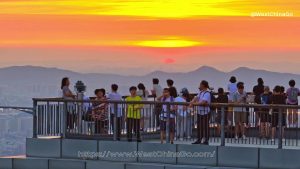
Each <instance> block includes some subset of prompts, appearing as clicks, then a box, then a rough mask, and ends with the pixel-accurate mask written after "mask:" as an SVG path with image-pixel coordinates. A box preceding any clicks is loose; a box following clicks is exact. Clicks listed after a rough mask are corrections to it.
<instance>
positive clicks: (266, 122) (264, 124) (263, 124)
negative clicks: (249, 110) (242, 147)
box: [259, 86, 272, 138]
mask: <svg viewBox="0 0 300 169" xmlns="http://www.w3.org/2000/svg"><path fill="white" fill-rule="evenodd" d="M271 96H272V93H271V92H270V88H269V87H268V86H265V88H264V93H263V94H262V95H261V104H262V105H269V104H271ZM269 112H270V110H269V109H268V108H263V109H262V110H261V112H260V114H259V116H260V136H261V137H263V138H268V137H269V131H270V128H269V127H270V122H271V117H270V114H269Z"/></svg>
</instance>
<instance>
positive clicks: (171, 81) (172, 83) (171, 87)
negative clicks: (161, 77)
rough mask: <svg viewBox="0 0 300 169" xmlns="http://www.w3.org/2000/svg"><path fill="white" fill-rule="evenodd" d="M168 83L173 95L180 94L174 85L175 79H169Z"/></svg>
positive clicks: (174, 96)
mask: <svg viewBox="0 0 300 169" xmlns="http://www.w3.org/2000/svg"><path fill="white" fill-rule="evenodd" d="M167 85H168V87H169V92H170V95H171V96H172V97H173V98H176V97H177V96H178V93H177V89H176V87H174V81H173V80H172V79H168V80H167Z"/></svg>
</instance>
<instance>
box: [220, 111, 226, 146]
mask: <svg viewBox="0 0 300 169" xmlns="http://www.w3.org/2000/svg"><path fill="white" fill-rule="evenodd" d="M221 146H225V108H224V107H223V106H222V107H221Z"/></svg>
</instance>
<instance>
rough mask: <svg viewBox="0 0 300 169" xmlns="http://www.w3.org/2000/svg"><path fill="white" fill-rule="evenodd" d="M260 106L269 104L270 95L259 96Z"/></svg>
mask: <svg viewBox="0 0 300 169" xmlns="http://www.w3.org/2000/svg"><path fill="white" fill-rule="evenodd" d="M261 104H264V105H266V104H270V95H266V94H262V95H261Z"/></svg>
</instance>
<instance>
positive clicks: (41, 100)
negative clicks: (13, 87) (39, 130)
mask: <svg viewBox="0 0 300 169" xmlns="http://www.w3.org/2000/svg"><path fill="white" fill-rule="evenodd" d="M33 100H34V101H37V102H62V103H63V102H66V103H110V104H163V105H185V106H189V105H190V104H191V103H189V102H186V103H183V102H160V101H114V100H108V101H97V100H74V99H63V98H45V99H43V98H34V99H33ZM193 106H213V107H217V108H218V107H243V108H267V109H270V108H271V109H276V108H279V109H300V105H299V106H297V105H277V104H276V105H274V104H268V105H262V104H237V103H211V104H207V105H201V104H199V103H194V104H193Z"/></svg>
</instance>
